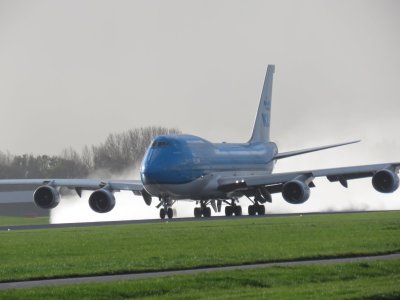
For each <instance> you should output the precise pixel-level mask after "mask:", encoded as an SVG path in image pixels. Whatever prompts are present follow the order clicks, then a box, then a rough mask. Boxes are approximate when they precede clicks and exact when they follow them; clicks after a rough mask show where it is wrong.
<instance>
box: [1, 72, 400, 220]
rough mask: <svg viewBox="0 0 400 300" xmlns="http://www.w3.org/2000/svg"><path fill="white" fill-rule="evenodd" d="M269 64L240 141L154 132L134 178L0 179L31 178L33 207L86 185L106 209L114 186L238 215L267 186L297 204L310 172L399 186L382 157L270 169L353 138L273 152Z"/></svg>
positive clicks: (380, 187)
mask: <svg viewBox="0 0 400 300" xmlns="http://www.w3.org/2000/svg"><path fill="white" fill-rule="evenodd" d="M274 71H275V66H274V65H269V66H268V69H267V73H266V76H265V81H264V87H263V90H262V94H261V99H260V103H259V106H258V111H257V115H256V120H255V124H254V128H253V133H252V135H251V138H250V140H249V141H248V142H247V143H242V144H231V143H211V142H209V141H207V140H205V139H203V138H200V137H197V136H192V135H171V136H158V137H156V138H155V139H154V140H153V142H152V143H151V145H150V146H149V148H148V149H147V152H146V154H145V157H144V158H143V161H142V165H141V169H140V176H141V180H140V181H139V180H137V181H133V180H126V181H121V180H108V181H101V180H90V179H22V180H17V179H11V180H0V185H19V184H23V185H36V186H37V189H36V190H35V192H34V193H33V201H34V202H35V203H36V205H37V206H38V207H41V208H43V209H52V208H54V207H56V206H57V205H58V203H59V202H60V188H61V187H67V188H70V189H74V190H75V191H76V193H77V194H78V195H79V196H81V193H82V190H91V191H93V192H92V193H91V195H90V197H89V205H90V207H91V208H92V209H93V210H94V211H96V212H98V213H106V212H109V211H111V210H112V209H113V208H114V206H115V196H114V193H115V192H118V191H121V190H129V191H132V192H133V193H134V194H135V195H141V196H142V197H143V199H144V201H145V203H146V204H147V205H151V203H152V198H153V197H154V198H157V199H158V200H159V203H158V205H157V208H159V209H160V217H161V218H162V219H164V218H165V217H166V216H167V217H168V218H172V217H173V210H172V206H173V205H174V203H175V202H176V201H180V200H191V201H195V202H196V203H197V207H196V208H194V216H195V217H202V216H204V217H210V216H211V208H210V206H211V207H212V208H213V209H214V211H216V212H217V211H218V212H219V211H220V210H221V206H222V204H223V203H225V204H226V206H225V215H226V216H232V215H235V216H240V215H241V214H242V207H241V206H239V205H238V199H239V198H241V197H246V198H247V199H249V201H250V202H251V205H249V207H248V214H249V215H255V214H258V215H263V214H265V206H264V204H265V203H266V202H272V197H271V194H274V193H281V194H282V196H283V199H285V200H286V201H287V202H289V203H291V204H301V203H304V202H305V201H307V200H308V198H309V197H310V188H313V187H315V185H314V183H313V180H314V178H316V177H326V178H327V179H328V180H329V181H331V182H339V183H340V184H341V185H342V186H344V187H346V188H347V182H348V180H351V179H358V178H365V177H372V186H373V187H374V188H375V190H377V191H378V192H381V193H392V192H394V191H395V190H396V189H397V188H398V187H399V177H398V175H397V174H398V171H399V167H400V163H383V164H374V165H364V166H353V167H342V168H332V169H320V170H308V171H296V172H289V173H273V168H274V165H275V163H276V162H277V161H278V160H280V159H283V158H286V157H291V156H294V155H300V154H305V153H309V152H314V151H319V150H323V149H328V148H333V147H338V146H343V145H347V144H351V143H355V142H358V141H354V142H348V143H342V144H335V145H329V146H322V147H316V148H310V149H303V150H297V151H290V152H279V151H278V147H277V145H276V144H275V143H273V142H271V141H270V138H269V131H270V114H271V95H272V79H273V74H274Z"/></svg>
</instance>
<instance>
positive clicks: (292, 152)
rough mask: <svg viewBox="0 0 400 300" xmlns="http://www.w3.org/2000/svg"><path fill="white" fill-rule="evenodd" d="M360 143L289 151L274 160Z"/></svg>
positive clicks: (279, 154) (278, 155)
mask: <svg viewBox="0 0 400 300" xmlns="http://www.w3.org/2000/svg"><path fill="white" fill-rule="evenodd" d="M358 142H360V140H358V141H352V142H347V143H341V144H334V145H328V146H321V147H315V148H308V149H303V150H296V151H289V152H282V153H278V154H277V155H276V156H275V158H274V159H281V158H286V157H290V156H295V155H300V154H306V153H310V152H315V151H320V150H325V149H330V148H335V147H340V146H345V145H350V144H354V143H358Z"/></svg>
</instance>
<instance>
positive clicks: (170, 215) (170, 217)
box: [167, 207, 174, 219]
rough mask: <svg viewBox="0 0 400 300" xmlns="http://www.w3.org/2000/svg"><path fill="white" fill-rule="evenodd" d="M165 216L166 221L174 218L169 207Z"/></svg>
mask: <svg viewBox="0 0 400 300" xmlns="http://www.w3.org/2000/svg"><path fill="white" fill-rule="evenodd" d="M167 216H168V219H172V218H173V217H174V211H173V210H172V208H171V207H170V208H168V209H167Z"/></svg>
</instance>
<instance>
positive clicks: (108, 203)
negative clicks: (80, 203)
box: [89, 189, 115, 213]
mask: <svg viewBox="0 0 400 300" xmlns="http://www.w3.org/2000/svg"><path fill="white" fill-rule="evenodd" d="M89 206H90V208H91V209H93V210H94V211H95V212H97V213H107V212H109V211H111V210H112V209H113V208H114V206H115V197H114V195H113V193H112V192H111V191H109V190H107V189H99V190H97V191H94V192H93V193H92V194H91V195H90V197H89Z"/></svg>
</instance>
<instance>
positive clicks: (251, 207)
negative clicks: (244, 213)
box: [249, 205, 256, 216]
mask: <svg viewBox="0 0 400 300" xmlns="http://www.w3.org/2000/svg"><path fill="white" fill-rule="evenodd" d="M255 214H256V207H255V206H254V205H249V216H255Z"/></svg>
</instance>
